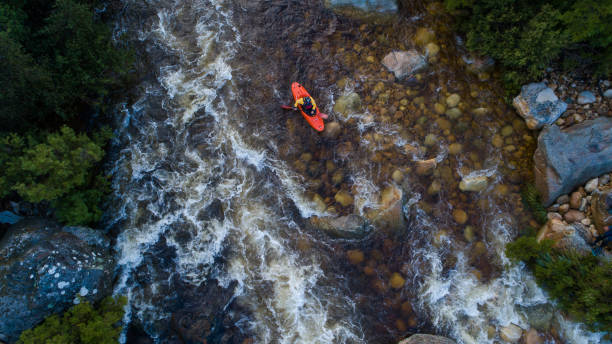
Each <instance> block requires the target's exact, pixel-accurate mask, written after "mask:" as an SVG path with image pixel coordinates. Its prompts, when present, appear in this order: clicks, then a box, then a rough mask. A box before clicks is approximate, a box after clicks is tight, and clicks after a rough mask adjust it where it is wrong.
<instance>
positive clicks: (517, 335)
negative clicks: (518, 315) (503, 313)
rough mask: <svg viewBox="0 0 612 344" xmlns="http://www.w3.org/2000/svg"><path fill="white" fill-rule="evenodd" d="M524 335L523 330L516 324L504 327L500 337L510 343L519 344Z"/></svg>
mask: <svg viewBox="0 0 612 344" xmlns="http://www.w3.org/2000/svg"><path fill="white" fill-rule="evenodd" d="M522 335H523V329H522V328H520V327H518V326H516V325H514V324H510V325H508V326H504V327H502V328H501V329H500V330H499V336H500V337H501V338H502V339H503V340H505V341H506V342H509V343H517V342H518V341H519V340H520V339H521V336H522Z"/></svg>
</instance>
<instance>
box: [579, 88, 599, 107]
mask: <svg viewBox="0 0 612 344" xmlns="http://www.w3.org/2000/svg"><path fill="white" fill-rule="evenodd" d="M596 100H597V99H595V95H594V94H593V92H591V91H582V92H580V94H578V99H577V100H576V102H577V103H578V104H590V103H594V102H595V101H596Z"/></svg>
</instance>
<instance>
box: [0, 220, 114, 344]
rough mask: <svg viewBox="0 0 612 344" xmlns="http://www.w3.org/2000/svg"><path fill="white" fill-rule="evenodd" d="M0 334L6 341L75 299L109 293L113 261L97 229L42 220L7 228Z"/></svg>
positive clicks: (0, 265)
mask: <svg viewBox="0 0 612 344" xmlns="http://www.w3.org/2000/svg"><path fill="white" fill-rule="evenodd" d="M0 257H1V258H0V313H1V314H2V315H3V316H2V317H0V335H4V336H6V337H7V338H8V340H9V342H11V341H14V340H16V339H17V337H18V336H19V334H20V333H21V332H22V331H23V330H26V329H29V328H31V327H33V326H34V325H36V324H38V323H39V322H41V321H42V320H43V319H44V318H46V317H47V316H49V315H52V314H54V313H59V312H62V311H64V310H66V309H67V308H69V307H70V306H72V305H73V304H74V302H75V300H78V297H79V296H80V297H82V298H84V299H86V300H88V301H90V302H95V301H98V300H100V299H101V298H103V297H105V296H107V295H109V294H110V293H111V287H112V285H111V284H112V277H113V270H114V260H113V258H112V255H111V252H110V243H109V240H108V239H107V238H106V237H105V236H104V234H103V233H102V232H100V231H96V230H93V229H91V228H85V227H63V228H62V227H61V226H59V225H58V224H56V223H55V222H51V221H48V220H43V219H26V220H23V221H20V222H18V223H17V224H15V225H13V226H11V228H10V229H9V231H8V232H7V234H6V235H5V237H4V238H3V239H2V241H0Z"/></svg>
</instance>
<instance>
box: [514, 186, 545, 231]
mask: <svg viewBox="0 0 612 344" xmlns="http://www.w3.org/2000/svg"><path fill="white" fill-rule="evenodd" d="M521 200H522V201H523V205H524V206H525V208H527V209H529V211H531V213H532V214H533V216H534V217H535V219H536V221H538V223H540V224H544V223H546V221H548V217H547V216H546V213H547V212H546V208H544V206H543V205H542V201H541V197H540V195H539V194H538V190H537V189H536V188H535V185H533V184H526V185H525V186H523V188H522V190H521Z"/></svg>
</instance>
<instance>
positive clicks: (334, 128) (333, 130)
mask: <svg viewBox="0 0 612 344" xmlns="http://www.w3.org/2000/svg"><path fill="white" fill-rule="evenodd" d="M341 132H342V127H341V126H340V123H338V122H329V123H326V124H325V130H324V131H323V136H324V137H325V138H327V139H330V140H335V139H336V138H338V135H340V133H341Z"/></svg>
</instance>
